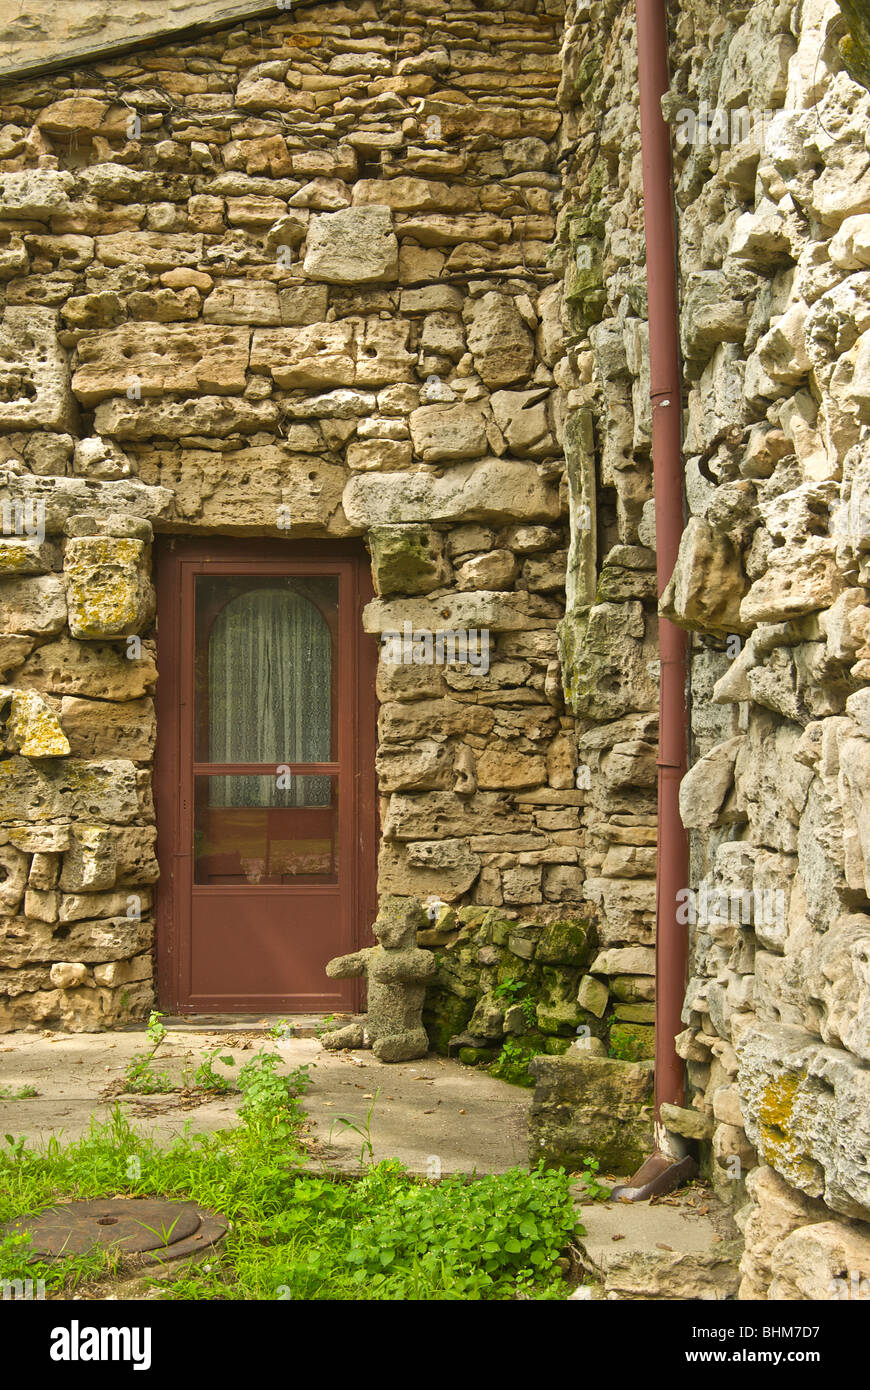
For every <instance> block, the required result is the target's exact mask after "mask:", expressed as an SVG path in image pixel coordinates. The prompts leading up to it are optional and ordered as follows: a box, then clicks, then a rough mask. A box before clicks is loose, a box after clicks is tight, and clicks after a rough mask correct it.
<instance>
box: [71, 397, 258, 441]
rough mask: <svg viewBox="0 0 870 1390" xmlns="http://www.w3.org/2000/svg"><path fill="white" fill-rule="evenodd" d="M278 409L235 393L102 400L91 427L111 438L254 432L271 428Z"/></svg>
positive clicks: (177, 437)
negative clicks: (229, 394) (180, 399)
mask: <svg viewBox="0 0 870 1390" xmlns="http://www.w3.org/2000/svg"><path fill="white" fill-rule="evenodd" d="M277 421H278V410H277V407H276V406H275V404H274V403H273V402H272V401H249V400H245V399H241V398H239V397H235V396H197V397H196V398H195V399H193V400H185V401H161V400H151V401H145V400H142V401H128V400H127V399H126V397H123V396H122V397H113V398H112V399H111V400H104V401H101V402H100V404H99V405H98V406H97V409H96V412H95V414H94V427H95V428H96V429H97V431H98V432H99V433H100V434H101V435H109V436H111V437H112V438H114V439H151V438H152V437H153V436H155V435H157V436H164V437H165V438H167V439H180V438H183V437H184V436H185V435H188V436H189V435H217V436H218V437H219V438H226V436H227V435H228V434H234V433H239V434H257V433H260V432H262V431H265V430H269V429H274V427H275V425H276V424H277Z"/></svg>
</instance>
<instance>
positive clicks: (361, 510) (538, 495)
mask: <svg viewBox="0 0 870 1390" xmlns="http://www.w3.org/2000/svg"><path fill="white" fill-rule="evenodd" d="M343 506H344V511H345V515H346V516H347V519H348V521H349V522H350V523H351V524H352V525H354V526H360V527H364V528H367V527H370V526H381V525H386V524H388V523H396V522H407V521H417V522H430V523H435V522H439V521H450V522H457V521H460V520H462V521H488V522H496V523H500V524H504V523H506V522H509V521H555V520H557V519H558V516H559V499H558V494H557V492H556V490H555V488H554V486H553V485H552V484H551V483H550V482H548V481H546V480H545V479H544V478H543V477H542V476H541V474H540V473H539V472H538V470H537V468H535V467H534V466H533V465H532V464H529V463H520V462H517V461H515V460H512V459H496V458H484V459H480V460H478V461H475V462H474V463H465V464H458V465H456V466H455V467H453V468H446V469H445V470H444V473H443V474H442V476H441V477H434V476H431V475H429V474H427V473H391V474H383V475H379V474H368V475H365V476H359V477H354V478H351V479H350V481H349V482H348V485H347V487H346V488H345V491H344V497H343Z"/></svg>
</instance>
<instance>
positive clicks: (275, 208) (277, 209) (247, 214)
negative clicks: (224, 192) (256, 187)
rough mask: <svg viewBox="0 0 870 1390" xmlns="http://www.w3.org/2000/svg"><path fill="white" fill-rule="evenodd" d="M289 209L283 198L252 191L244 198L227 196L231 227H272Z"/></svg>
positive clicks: (228, 217) (228, 218)
mask: <svg viewBox="0 0 870 1390" xmlns="http://www.w3.org/2000/svg"><path fill="white" fill-rule="evenodd" d="M286 211H287V204H286V203H285V202H284V200H283V199H282V198H271V197H269V196H268V195H267V194H257V193H250V194H248V195H247V196H246V197H243V198H227V222H229V224H230V226H231V227H255V228H263V227H272V226H273V225H274V223H275V222H277V221H278V220H279V219H280V218H281V217H283V216H284V214H285V213H286Z"/></svg>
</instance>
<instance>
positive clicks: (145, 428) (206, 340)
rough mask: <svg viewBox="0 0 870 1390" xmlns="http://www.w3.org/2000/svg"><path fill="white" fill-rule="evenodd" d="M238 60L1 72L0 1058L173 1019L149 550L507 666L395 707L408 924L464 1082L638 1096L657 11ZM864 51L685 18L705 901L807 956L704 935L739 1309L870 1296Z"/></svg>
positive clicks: (704, 995)
mask: <svg viewBox="0 0 870 1390" xmlns="http://www.w3.org/2000/svg"><path fill="white" fill-rule="evenodd" d="M30 8H31V10H38V9H39V7H37V6H33V5H32V6H31V7H30ZM183 8H184V7H176V10H175V11H174V16H175V18H174V19H173V21H172V22H173V24H176V23H177V24H180V23H181V21H182V20H183V19H184V13H182V12H181V11H183ZM208 8H209V11H210V14H209V18H210V20H213V21H214V27H212V28H210V29H206V30H203V32H201V33H198V34H184V33H182V34H174V33H172V32H169V31H168V29H167V28H164V30H163V32H161V31H160V30H159V29H154V27H153V26H152V28H151V30H150V31H148V30H145V31H142V30H135V29H130V31H129V34H130V36H131V37H133V38H136V37H142V38H147V39H148V40H149V42H148V43H147V44H146V45H145V46H144V47H140V48H137V49H136V50H134V51H123V49H121V50H120V51H118V52H114V51H111V50H112V45H113V44H115V43H119V44H121V43H122V42H123V39H124V37H125V34H124V32H123V29H124V25H123V23H121V22H119V21H118V19H117V16H118V15H121V20H123V18H124V15H123V14H122V11H124V10H125V9H126V10H130V11H131V14H132V11H133V10H134V9H136V7H132V6H126V7H125V6H124V5H123V4H120V5H119V4H116V5H114V6H112V11H113V18H112V23H111V24H110V25H109V27H108V28H107V30H106V49H105V50H101V51H100V52H97V51H96V49H95V43H96V40H94V38H93V37H92V35H91V34H89V30H88V22H87V16H86V15H83V14H82V9H83V7H82V6H81V5H79V4H71V5H69V6H66V7H64V13H63V21H62V28H63V32H62V34H61V32H60V30H57V29H53V28H52V26H53V25H54V24H56V23H57V22H58V15H57V14H55V13H53V12H52V8H51V7H50V6H45V7H44V11H43V17H44V26H45V27H44V28H43V29H42V31H40V29H39V25H38V23H29V24H28V25H24V24H21V25H19V24H17V23H16V21H10V22H9V23H8V25H7V28H6V30H5V31H4V32H2V33H0V44H2V45H3V46H4V50H5V52H6V53H7V54H8V55H9V66H8V69H7V70H8V71H9V72H10V76H9V77H8V78H7V79H6V80H5V81H4V82H3V85H2V90H0V105H2V117H0V277H2V279H0V285H2V292H3V318H2V324H0V428H2V431H3V438H2V441H0V448H2V482H0V507H2V509H3V513H2V519H3V536H2V539H0V573H2V578H0V590H2V605H0V665H2V672H0V680H2V682H3V685H2V688H0V720H2V733H3V739H4V750H5V751H4V756H3V758H2V760H0V777H2V779H3V783H4V786H3V794H2V796H0V839H2V840H3V843H2V845H0V863H2V866H3V872H4V875H5V877H4V879H3V882H2V883H0V902H2V907H3V913H4V916H3V918H2V924H0V1028H4V1029H14V1028H20V1027H33V1026H42V1025H44V1024H48V1025H52V1026H63V1027H67V1028H73V1029H76V1028H77V1029H89V1028H94V1027H104V1026H112V1025H113V1024H115V1023H118V1022H121V1021H123V1020H126V1019H129V1018H133V1017H141V1016H142V1015H143V1013H144V1012H145V1011H146V1010H147V1008H148V1007H149V1005H150V1003H151V1000H152V997H153V996H152V984H151V981H152V949H153V944H154V921H153V915H152V912H151V890H152V885H153V883H154V881H155V879H156V876H157V864H156V860H155V856H154V842H155V827H154V811H153V804H152V799H151V761H152V754H153V745H154V736H155V729H154V713H153V704H152V697H153V693H154V688H155V682H156V679H157V670H156V664H155V646H154V640H153V639H154V595H153V588H152V582H151V546H152V542H153V538H154V536H155V534H158V535H166V534H173V533H174V534H187V535H201V536H205V535H219V534H233V535H250V536H264V537H266V536H268V537H279V536H282V535H284V536H287V535H289V536H290V537H291V538H292V537H293V536H299V537H307V538H311V537H314V538H317V537H320V538H323V539H328V538H331V537H352V536H356V537H362V538H363V539H364V540H365V543H366V545H367V546H368V549H369V552H370V554H371V558H372V570H373V575H374V579H375V586H376V592H377V597H376V599H375V601H374V602H373V603H372V604H371V605H370V606H369V607H368V609H367V610H366V615H365V622H366V626H367V628H368V629H369V630H370V631H372V632H374V633H379V634H380V633H391V632H398V633H401V632H403V630H404V624H405V623H406V622H410V623H411V624H412V625H413V627H414V628H420V629H428V630H435V629H438V628H444V627H445V626H446V627H448V628H450V629H453V630H459V629H469V628H473V629H475V630H477V631H482V630H486V631H487V632H488V633H489V634H490V636H491V642H492V649H491V651H490V656H489V660H488V662H487V670H486V671H484V670H483V666H482V665H480V666H479V667H478V668H477V669H474V668H472V667H471V666H466V667H462V666H451V665H445V666H442V665H438V664H432V665H413V664H412V665H406V664H399V665H397V664H389V663H387V662H383V663H382V665H381V668H380V673H379V681H378V693H379V697H380V700H381V717H380V730H379V751H378V766H377V771H378V777H379V787H380V792H381V796H382V798H383V801H382V817H381V822H382V834H383V842H382V849H381V859H380V879H379V882H380V889H381V892H382V893H384V894H402V895H409V896H414V897H418V898H420V899H424V898H427V897H428V896H429V895H431V894H435V895H437V896H438V897H439V899H440V900H441V902H442V903H443V904H444V906H443V907H442V908H441V911H440V916H439V918H438V920H437V922H436V924H435V927H434V929H433V931H432V934H431V939H429V940H428V941H427V942H426V944H429V945H432V946H436V945H437V946H438V952H439V956H438V973H437V975H436V986H435V989H434V990H433V991H431V992H430V1012H429V1018H428V1026H429V1028H430V1036H431V1037H433V1039H435V1038H436V1037H437V1038H439V1039H441V1040H443V1042H444V1043H446V1042H447V1040H448V1039H449V1037H450V1036H451V1035H457V1036H461V1035H462V1034H463V1033H464V1034H465V1041H466V1046H467V1047H469V1048H471V1050H472V1051H475V1050H476V1051H477V1052H478V1053H482V1054H484V1055H485V1054H486V1053H487V1049H491V1048H495V1047H498V1046H500V1045H501V1041H502V1040H503V1038H504V1036H505V1034H507V1035H508V1036H522V1035H523V1033H524V1032H527V1031H528V1030H529V1029H532V1032H533V1034H535V1035H536V1036H540V1038H541V1042H540V1046H539V1050H541V1051H549V1052H552V1053H557V1052H559V1051H560V1050H562V1048H563V1047H564V1046H566V1045H567V1042H568V1040H569V1039H570V1037H571V1036H573V1034H574V1031H575V1030H576V1028H577V1027H580V1028H584V1029H586V1031H587V1032H588V1033H589V1034H590V1037H591V1041H593V1042H594V1041H595V1040H596V1039H601V1040H602V1041H601V1042H600V1043H599V1047H600V1050H601V1051H603V1050H604V1049H605V1044H607V1045H609V1047H610V1051H611V1053H612V1054H613V1053H617V1054H618V1055H621V1056H623V1057H627V1056H631V1057H633V1058H635V1059H637V1058H638V1057H641V1058H642V1057H643V1056H646V1055H647V1053H648V1047H649V1036H650V1033H651V1028H650V1024H651V1006H652V1000H653V984H654V981H653V977H654V949H653V948H654V909H655V878H654V876H655V834H656V831H655V747H656V736H657V650H656V586H655V577H654V562H655V549H654V547H655V535H654V523H653V513H652V474H651V466H650V459H649V448H650V412H649V401H648V390H649V377H648V350H647V324H646V315H647V309H646V285H645V275H644V264H643V221H642V217H643V208H642V198H641V180H640V154H639V130H638V114H637V72H636V51H635V42H634V24H633V12H632V7H631V6H626V5H619V4H617V3H615V0H593V2H592V3H590V2H589V0H570V3H569V4H568V6H567V14H566V13H564V10H565V7H564V5H563V4H562V3H561V0H512V3H503V2H502V0H490V2H489V3H488V4H486V5H484V4H483V3H478V4H475V3H474V2H473V0H452V3H450V4H447V3H446V0H406V3H405V4H404V5H399V4H398V3H391V2H389V0H377V3H375V2H374V0H363V3H361V4H359V5H354V6H345V5H343V4H341V3H334V4H326V5H319V6H308V5H298V6H296V7H295V9H294V11H293V13H288V12H286V11H285V10H283V9H282V8H279V7H278V6H275V7H274V8H273V9H272V10H270V11H269V12H268V13H267V12H266V11H267V7H266V6H265V5H259V6H254V5H252V6H250V7H249V10H251V11H253V10H255V9H256V10H257V11H258V13H257V15H256V17H249V18H245V17H242V18H241V19H238V18H237V17H236V16H237V14H238V11H239V10H240V9H243V8H244V6H241V5H239V4H236V5H234V6H229V5H227V4H216V5H214V6H210V7H208ZM55 9H56V7H55ZM188 9H189V12H190V14H189V17H190V19H191V20H196V21H201V20H202V19H203V18H204V16H203V10H204V7H203V6H202V5H201V4H192V5H190V6H189V7H188ZM230 9H233V10H234V11H235V14H232V15H231V14H230V13H229V10H230ZM861 15H862V11H861V6H860V5H858V6H855V5H850V6H848V7H844V12H843V13H841V11H840V10H839V9H838V8H837V6H836V4H835V3H834V0H806V2H805V3H797V4H792V3H791V0H783V3H780V4H775V3H773V0H757V3H753V4H743V5H741V4H738V5H733V4H716V3H712V2H711V0H683V3H680V4H679V5H674V6H673V9H672V15H671V21H672V22H671V36H672V73H673V79H672V90H671V93H670V94H669V97H668V98H667V100H666V103H665V106H666V108H667V109H666V114H667V115H668V118H669V119H670V120H671V121H672V122H673V125H674V133H675V146H676V153H677V205H678V221H679V239H680V271H681V287H682V288H681V293H682V303H681V309H680V319H681V334H682V346H683V354H684V370H685V384H686V399H685V430H684V432H685V443H686V448H685V452H686V491H687V499H688V524H687V527H686V533H685V537H684V542H683V546H682V548H681V553H680V560H679V564H678V566H677V571H676V573H675V575H674V578H673V580H672V583H671V585H670V586H669V589H668V592H667V594H666V595H665V599H664V611H666V612H667V613H668V614H669V615H670V616H671V617H672V618H674V619H675V620H676V621H678V622H681V623H684V624H685V625H686V626H687V627H688V628H689V629H690V630H691V631H692V632H693V633H694V634H695V635H694V638H693V661H692V697H693V715H692V748H691V762H692V767H691V770H690V773H689V775H688V777H687V779H686V781H685V783H684V787H683V814H684V819H685V821H686V824H687V825H688V826H689V827H690V828H691V830H692V832H693V864H694V868H693V875H692V878H693V882H692V883H691V884H689V885H687V890H691V891H692V892H693V893H696V894H697V895H698V901H699V902H701V901H704V902H707V903H709V902H714V903H717V902H720V901H724V900H725V899H724V898H723V897H722V894H723V893H724V894H725V895H726V897H727V900H728V901H729V903H730V901H731V900H732V899H733V900H735V901H737V902H738V903H739V904H741V905H742V904H743V903H744V902H749V903H750V904H753V903H757V902H759V901H762V902H764V901H768V900H769V898H766V897H765V894H768V895H769V894H771V893H773V894H775V893H781V894H782V895H783V899H784V910H783V912H782V913H781V914H780V913H778V912H774V913H771V914H760V920H758V921H755V920H754V919H753V913H752V909H751V907H750V909H749V912H748V914H746V913H744V912H743V909H742V906H741V907H740V908H739V909H738V911H737V913H736V914H735V913H732V912H731V911H727V912H720V911H719V910H718V909H717V910H715V911H713V912H712V913H711V912H710V911H708V910H706V909H705V910H703V911H702V912H700V913H695V915H694V920H692V918H691V917H689V919H688V927H689V930H690V931H691V937H692V949H693V972H692V979H691V981H690V983H689V988H688V993H687V1000H686V1015H685V1022H686V1032H685V1033H684V1034H683V1035H682V1037H681V1039H680V1048H681V1051H682V1054H683V1055H684V1056H685V1058H686V1060H687V1066H688V1071H689V1078H690V1083H691V1086H690V1091H691V1100H690V1102H689V1104H688V1106H687V1108H686V1109H685V1110H680V1111H675V1112H674V1113H672V1114H671V1115H670V1116H669V1123H670V1124H671V1125H672V1126H673V1128H674V1130H675V1131H676V1132H680V1133H683V1134H686V1135H689V1136H690V1137H691V1138H692V1139H693V1140H694V1141H700V1142H701V1144H702V1145H703V1146H704V1152H705V1153H706V1154H707V1161H708V1163H709V1165H710V1171H711V1174H712V1176H713V1177H714V1180H715V1181H716V1183H717V1185H718V1186H719V1187H720V1189H721V1190H722V1191H723V1192H725V1193H728V1194H730V1195H732V1196H733V1197H734V1199H735V1200H738V1201H740V1202H744V1200H745V1199H746V1198H747V1197H748V1199H749V1200H748V1202H747V1204H746V1206H745V1207H744V1208H743V1218H742V1219H743V1221H744V1225H745V1234H746V1255H745V1257H744V1267H743V1272H744V1279H743V1287H742V1296H743V1297H750V1298H752V1297H767V1296H769V1297H774V1298H807V1297H810V1298H829V1297H838V1296H841V1294H840V1292H838V1290H842V1289H846V1290H847V1291H848V1290H849V1289H851V1288H852V1287H854V1281H852V1282H850V1280H851V1275H852V1273H853V1272H855V1271H858V1274H859V1278H865V1277H870V1238H868V1226H867V1222H868V1220H870V1103H868V1102H870V1096H868V1090H870V1087H868V1075H870V1072H868V1062H870V1041H868V1018H870V1004H868V990H870V968H868V959H870V868H868V865H870V820H868V812H867V807H866V804H865V803H866V800H867V790H866V787H867V782H868V777H867V763H868V754H867V749H868V747H870V706H868V703H867V690H868V686H870V680H868V677H870V600H868V589H870V569H868V561H867V553H868V552H870V527H868V516H870V503H868V501H867V499H866V497H865V493H866V492H867V489H868V476H870V473H868V468H870V453H868V449H870V443H868V439H870V231H868V228H870V147H868V136H867V131H868V129H870V121H868V115H870V94H868V91H867V80H868V68H867V61H866V54H867V44H866V32H864V31H862V28H861V24H862V19H861ZM32 18H33V16H31V20H32ZM222 22H223V27H220V24H221V23H222ZM144 23H145V21H143V20H142V18H141V16H140V17H139V18H137V19H136V20H135V24H136V25H140V24H144ZM167 23H168V22H167ZM112 26H114V27H112ZM119 31H120V32H119ZM70 54H72V55H74V61H73V62H72V63H70ZM28 59H30V60H32V61H38V62H41V63H42V70H41V71H38V72H37V73H36V74H35V75H29V76H27V77H26V79H25V78H16V76H15V73H14V68H15V66H16V65H18V66H20V65H21V63H22V62H26V61H27V60H28ZM282 509H283V510H282ZM288 516H289V519H290V529H289V532H288V531H287V530H286V529H285V527H284V525H283V523H284V522H285V521H286V519H287V517H288ZM704 889H706V890H708V891H707V893H706V895H704V894H703V893H702V890H704ZM744 917H746V918H747V920H743V918H744ZM424 936H425V933H421V937H424ZM516 980H520V981H523V982H525V983H526V984H527V985H528V987H529V990H530V991H531V992H532V996H533V999H534V1010H535V1013H534V1018H533V1019H532V1020H531V1021H530V1020H529V1018H528V1016H524V1017H520V1015H522V1014H523V1010H522V1009H521V1008H520V1006H519V1005H518V1004H516V1003H514V1004H511V1003H510V992H509V990H506V989H505V988H504V986H506V984H507V982H508V981H516ZM620 1028H621V1029H622V1033H621V1034H620V1033H618V1032H617V1034H616V1035H614V1029H620ZM544 1040H547V1041H548V1042H549V1046H546V1045H545V1042H544ZM614 1043H617V1044H618V1045H616V1046H615V1045H614ZM591 1050H592V1051H593V1052H594V1051H595V1050H596V1049H594V1048H593V1049H591ZM545 1065H546V1066H547V1067H550V1068H553V1069H555V1070H554V1075H555V1074H556V1070H557V1069H558V1065H559V1063H558V1059H557V1058H556V1057H552V1058H551V1059H550V1060H549V1061H548V1062H547V1063H546V1064H545ZM571 1065H573V1063H572V1064H571ZM589 1066H590V1069H591V1071H590V1075H591V1074H592V1072H594V1074H595V1076H596V1077H598V1078H599V1084H600V1085H601V1086H602V1087H604V1086H605V1083H606V1085H607V1086H609V1085H611V1081H612V1069H613V1068H618V1067H620V1066H626V1067H628V1068H629V1069H630V1085H629V1081H628V1080H627V1081H626V1084H625V1085H624V1086H623V1087H622V1088H621V1091H620V1094H621V1095H622V1096H623V1098H625V1097H628V1096H629V1092H630V1094H631V1098H632V1100H633V1102H636V1104H635V1108H634V1110H632V1115H631V1117H630V1116H629V1115H628V1114H627V1113H626V1116H625V1121H626V1124H629V1121H631V1122H632V1125H633V1127H632V1129H631V1132H632V1139H633V1143H635V1144H637V1145H639V1146H640V1147H641V1149H642V1147H643V1137H642V1134H640V1133H638V1131H637V1126H636V1124H634V1120H636V1119H637V1118H638V1117H639V1116H642V1115H643V1114H644V1111H645V1102H648V1096H649V1089H648V1087H649V1070H648V1064H645V1063H643V1062H642V1061H637V1060H632V1061H630V1062H628V1061H623V1062H620V1061H618V1060H614V1059H612V1058H611V1059H610V1060H608V1059H607V1058H602V1057H601V1056H600V1055H599V1056H597V1057H593V1058H592V1059H590V1064H589ZM644 1067H646V1071H644ZM602 1069H603V1070H602ZM581 1070H582V1068H581ZM604 1071H606V1072H607V1077H606V1078H605V1076H604ZM626 1077H627V1078H628V1073H626ZM556 1090H557V1091H558V1086H557V1087H556ZM617 1090H619V1088H618V1087H617ZM614 1103H616V1102H614ZM859 1287H860V1282H859ZM842 1296H848V1292H847V1293H846V1294H843V1295H842Z"/></svg>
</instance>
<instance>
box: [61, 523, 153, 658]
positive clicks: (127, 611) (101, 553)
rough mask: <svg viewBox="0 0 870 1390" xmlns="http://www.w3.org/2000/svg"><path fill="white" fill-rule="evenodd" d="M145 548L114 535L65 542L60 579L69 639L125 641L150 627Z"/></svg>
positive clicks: (149, 584)
mask: <svg viewBox="0 0 870 1390" xmlns="http://www.w3.org/2000/svg"><path fill="white" fill-rule="evenodd" d="M147 560H148V546H147V545H146V544H145V542H144V541H140V540H133V539H130V538H127V537H118V536H85V537H78V538H74V539H71V540H69V541H67V545H66V553H65V555H64V576H65V578H66V584H67V601H68V603H69V630H70V633H71V635H72V636H73V637H79V638H84V639H86V640H93V639H94V638H104V637H127V636H129V635H131V634H134V633H138V632H141V631H142V630H143V628H146V627H148V626H149V624H150V622H151V619H152V618H153V616H154V607H155V597H154V590H153V588H152V586H151V583H150V580H149V578H148V575H147V572H146V564H147Z"/></svg>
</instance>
